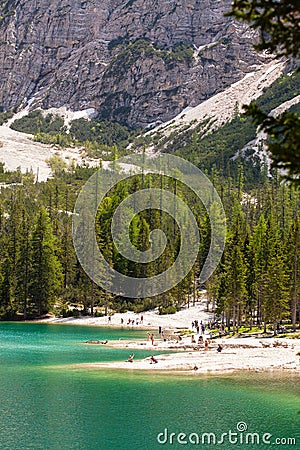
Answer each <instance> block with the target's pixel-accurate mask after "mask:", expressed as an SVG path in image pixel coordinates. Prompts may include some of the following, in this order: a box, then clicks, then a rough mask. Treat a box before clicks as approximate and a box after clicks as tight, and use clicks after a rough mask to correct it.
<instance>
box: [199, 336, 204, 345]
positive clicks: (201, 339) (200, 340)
mask: <svg viewBox="0 0 300 450" xmlns="http://www.w3.org/2000/svg"><path fill="white" fill-rule="evenodd" d="M198 344H203V336H202V335H201V336H199V337H198Z"/></svg>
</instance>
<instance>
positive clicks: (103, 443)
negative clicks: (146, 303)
mask: <svg viewBox="0 0 300 450" xmlns="http://www.w3.org/2000/svg"><path fill="white" fill-rule="evenodd" d="M146 334H147V333H146V332H145V331H130V330H125V329H124V330H121V329H108V328H96V327H87V326H70V325H47V324H32V323H1V324H0V358H1V359H0V361H1V364H0V410H1V419H0V448H1V449H8V450H14V449H16V450H21V449H22V450H23V449H55V450H64V449H70V450H71V449H80V450H90V449H91V450H94V449H95V450H96V449H97V450H98V449H103V450H117V449H124V450H125V449H126V450H138V449H145V450H146V449H147V450H152V449H154V450H155V449H159V448H168V449H172V448H174V449H179V448H214V447H216V446H218V447H220V448H223V449H226V450H227V449H228V450H229V449H230V450H231V449H233V448H239V449H243V450H245V449H247V448H249V449H254V448H269V447H270V445H272V446H273V447H274V446H276V447H278V448H285V449H288V448H291V449H292V448H293V449H296V448H297V449H299V448H300V383H299V376H298V377H297V376H296V375H287V374H284V375H280V374H279V375H278V374H277V375H275V374H268V375H266V374H243V375H240V374H239V375H231V376H228V375H227V376H199V375H197V374H191V375H178V374H157V373H143V372H137V373H135V372H132V371H116V370H88V369H83V368H76V367H75V368H74V366H72V365H73V364H76V363H84V362H100V361H118V360H124V359H127V357H128V355H129V353H130V351H128V350H126V349H111V348H109V347H105V346H91V345H85V344H84V341H87V340H89V339H100V340H104V339H109V340H111V339H132V338H136V339H137V338H145V336H146ZM134 353H135V358H136V359H138V358H144V357H146V356H149V355H150V352H149V351H145V350H140V351H136V350H135V351H134Z"/></svg>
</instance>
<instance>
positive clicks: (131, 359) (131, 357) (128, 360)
mask: <svg viewBox="0 0 300 450" xmlns="http://www.w3.org/2000/svg"><path fill="white" fill-rule="evenodd" d="M133 358H134V353H131V355H129V358H128V359H127V362H133Z"/></svg>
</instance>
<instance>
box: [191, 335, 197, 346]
mask: <svg viewBox="0 0 300 450" xmlns="http://www.w3.org/2000/svg"><path fill="white" fill-rule="evenodd" d="M192 344H196V341H195V336H194V335H192Z"/></svg>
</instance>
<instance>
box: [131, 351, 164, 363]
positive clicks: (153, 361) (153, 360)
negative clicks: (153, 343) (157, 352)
mask: <svg viewBox="0 0 300 450" xmlns="http://www.w3.org/2000/svg"><path fill="white" fill-rule="evenodd" d="M133 358H134V353H131V354H130V355H129V357H128V359H127V362H133ZM157 363H158V360H157V359H156V358H155V356H153V355H151V356H150V364H157Z"/></svg>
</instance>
